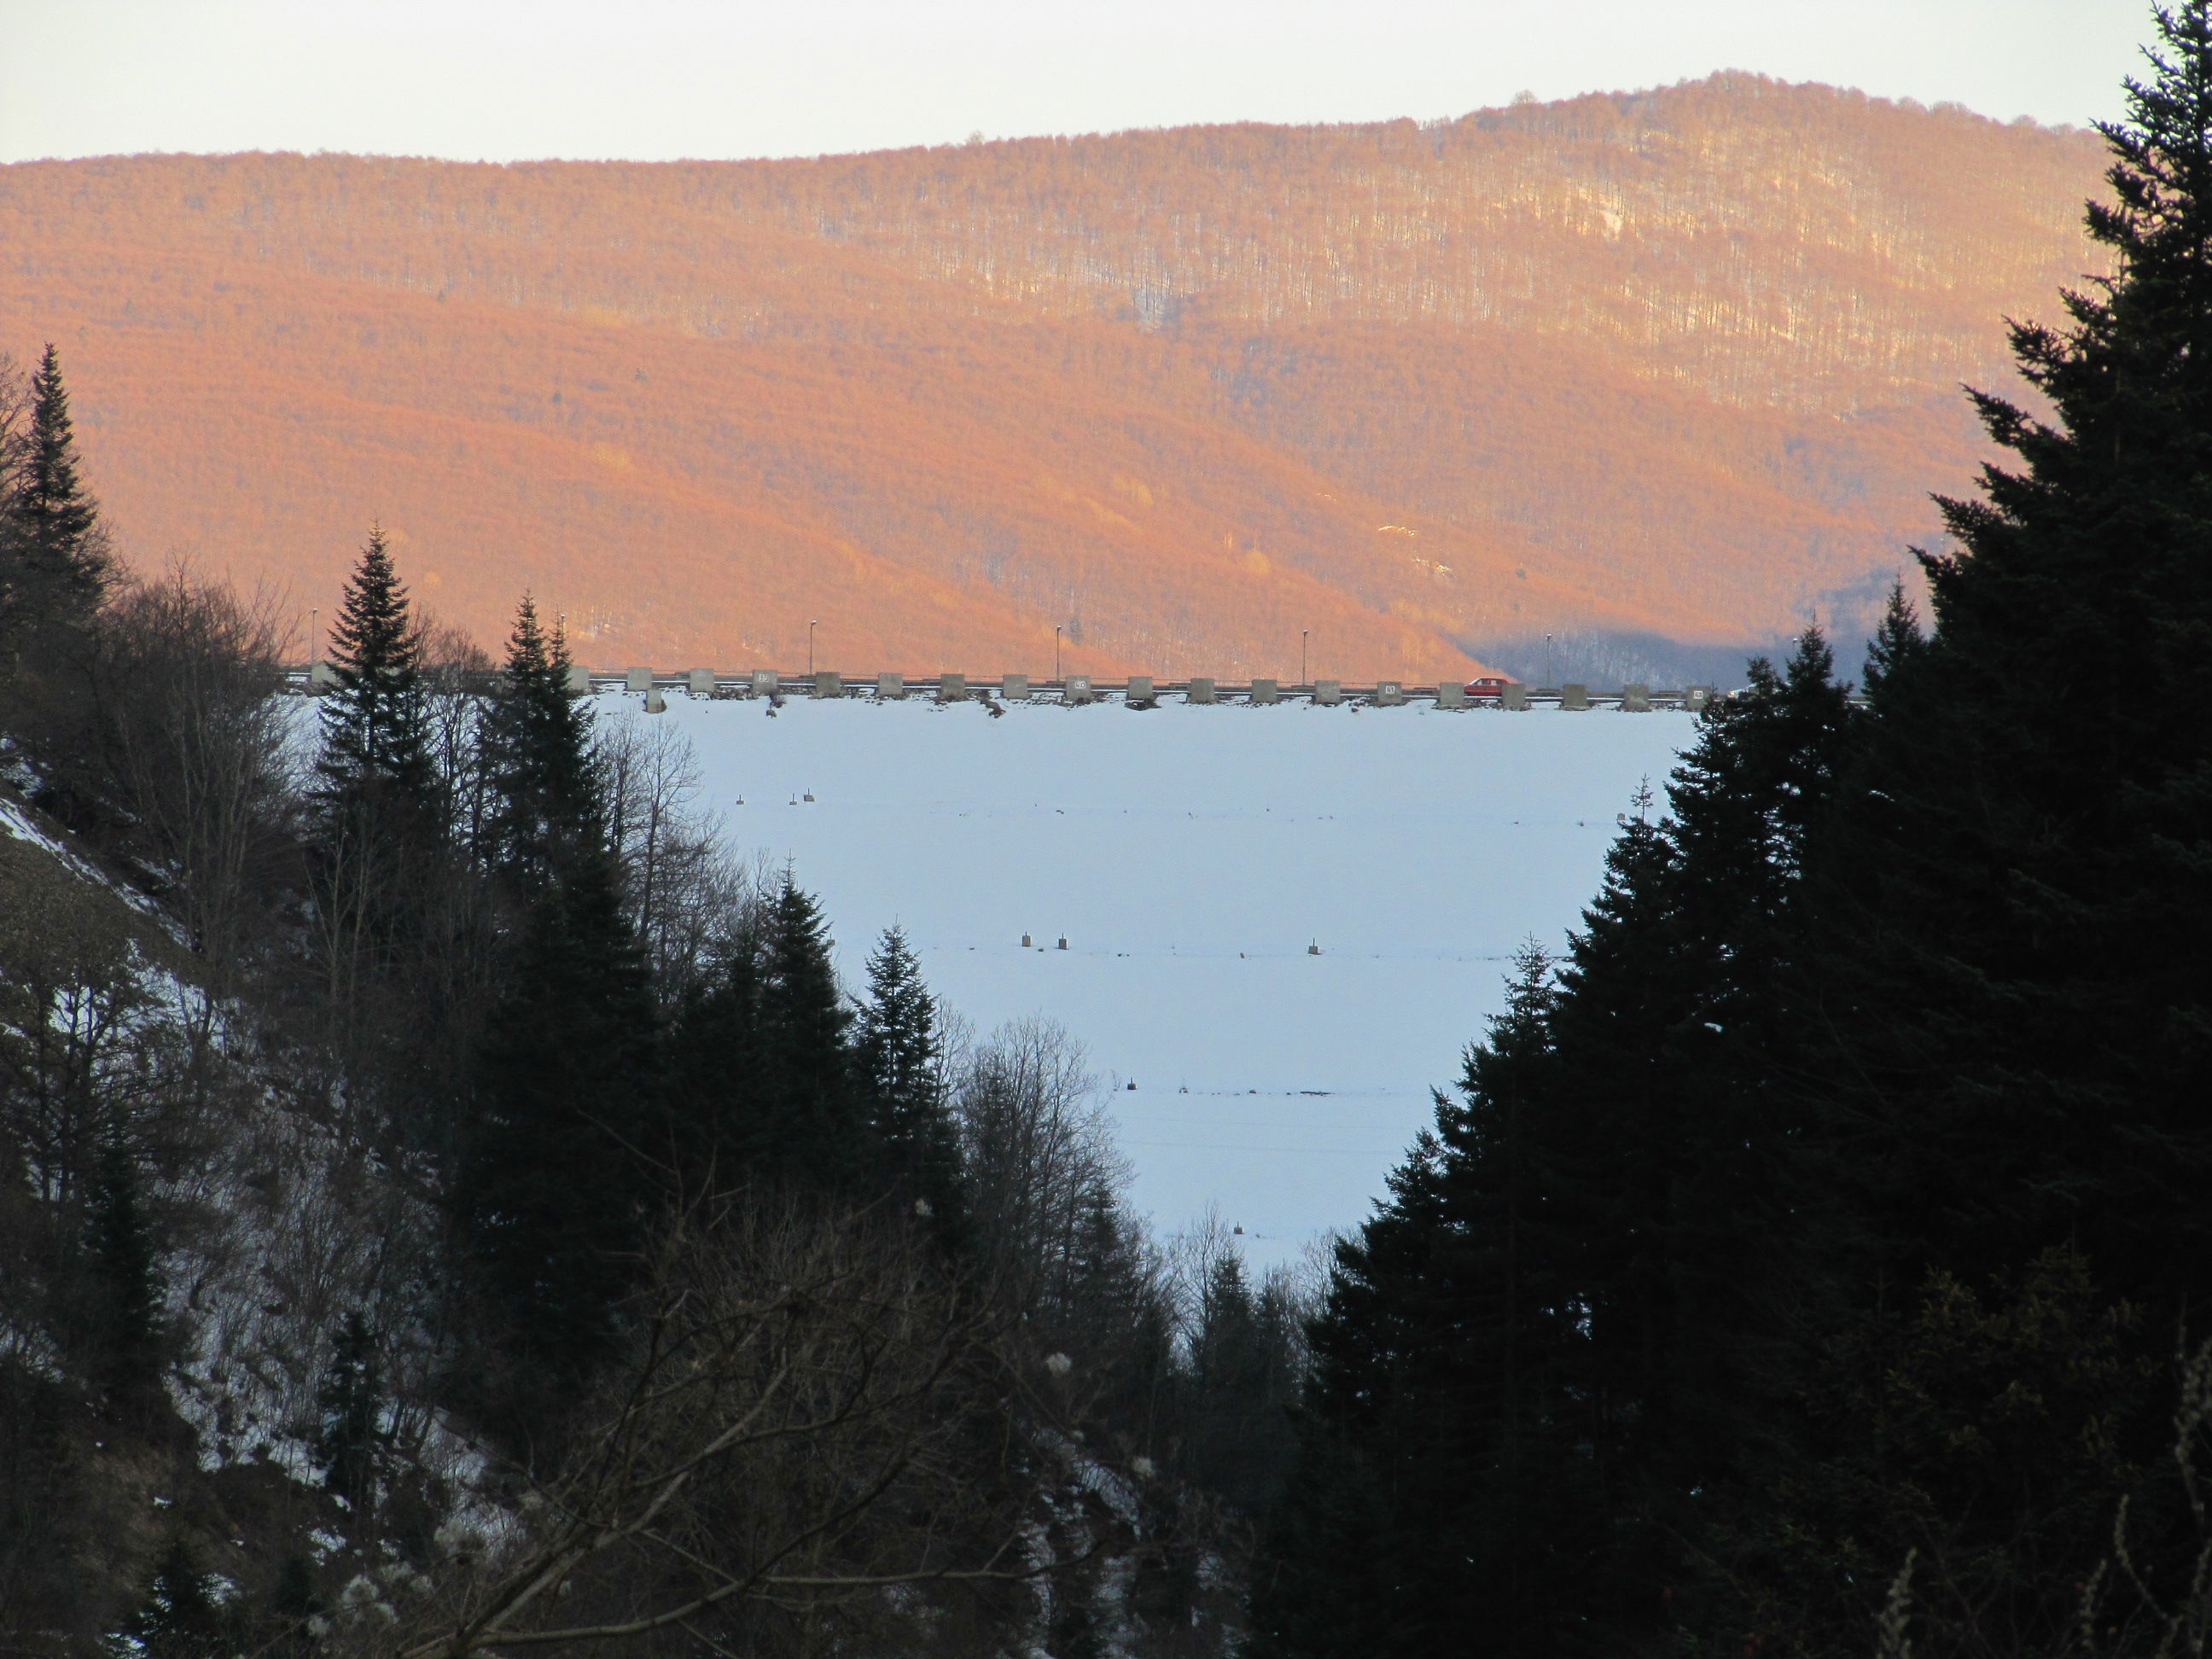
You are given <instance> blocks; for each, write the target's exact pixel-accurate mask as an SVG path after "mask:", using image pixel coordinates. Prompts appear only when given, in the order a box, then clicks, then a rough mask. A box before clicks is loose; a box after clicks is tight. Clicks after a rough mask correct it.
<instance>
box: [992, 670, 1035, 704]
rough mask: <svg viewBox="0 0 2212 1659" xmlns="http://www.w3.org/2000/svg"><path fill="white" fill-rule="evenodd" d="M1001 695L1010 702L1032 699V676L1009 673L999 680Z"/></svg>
mask: <svg viewBox="0 0 2212 1659" xmlns="http://www.w3.org/2000/svg"><path fill="white" fill-rule="evenodd" d="M999 695H1000V696H1001V697H1003V698H1005V699H1006V701H1007V702H1028V701H1029V700H1030V677H1029V676H1028V675H1026V674H1008V675H1006V676H1005V677H1004V678H1001V679H1000V682H999Z"/></svg>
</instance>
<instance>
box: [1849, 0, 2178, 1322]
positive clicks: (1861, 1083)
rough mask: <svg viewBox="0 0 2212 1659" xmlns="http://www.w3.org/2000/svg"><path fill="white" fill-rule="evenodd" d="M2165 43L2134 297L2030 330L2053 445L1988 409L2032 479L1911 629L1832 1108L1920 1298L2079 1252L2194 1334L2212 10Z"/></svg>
mask: <svg viewBox="0 0 2212 1659" xmlns="http://www.w3.org/2000/svg"><path fill="white" fill-rule="evenodd" d="M2159 35H2160V45H2159V46H2158V48H2157V49H2156V50H2155V52H2154V54H2153V60H2152V61H2153V65H2154V69H2153V73H2152V74H2151V75H2150V76H2149V77H2148V79H2147V80H2146V81H2143V82H2130V87H2129V95H2128V102H2129V119H2128V120H2127V121H2126V122H2125V123H2124V124H2121V125H2111V126H2107V127H2106V129H2105V130H2104V131H2105V133H2106V138H2107V140H2108V142H2109V143H2110V144H2111V147H2112V152H2113V156H2114V161H2113V166H2112V169H2111V171H2110V173H2109V174H2108V175H2107V177H2108V179H2109V181H2110V184H2111V187H2112V201H2111V202H2110V203H2109V204H2103V203H2100V204H2093V205H2092V206H2091V208H2090V210H2089V214H2088V228H2089V233H2090V234H2091V236H2092V237H2093V238H2094V239H2095V240H2096V241H2097V242H2099V243H2100V245H2102V246H2103V247H2104V248H2106V250H2107V251H2108V252H2110V254H2111V255H2112V259H2113V262H2114V270H2113V274H2112V276H2111V277H2110V278H2109V279H2107V280H2105V281H2102V282H2099V283H2093V284H2092V285H2091V286H2090V287H2089V288H2087V289H2085V290H2084V291H2082V292H2080V293H2075V294H2069V295H2067V296H2066V298H2065V310H2066V322H2065V323H2064V325H2062V326H2059V327H2056V328H2053V327H2045V326H2039V325H2017V326H2015V328H2014V329H2013V330H2012V344H2013V349H2014V352H2015V356H2016V358H2017V360H2018V362H2019V364H2020V368H2021V373H2022V374H2023V375H2024V377H2025V378H2026V379H2027V381H2028V382H2029V384H2030V385H2031V386H2033V388H2034V389H2035V391H2036V392H2038V393H2039V395H2040V397H2041V398H2042V399H2043V400H2045V406H2047V408H2048V409H2049V410H2050V411H2051V414H2050V416H2049V417H2048V418H2047V419H2046V418H2039V417H2038V416H2034V415H2032V414H2030V413H2029V412H2027V410H2024V409H2023V408H2021V407H2020V406H2019V405H2017V404H2014V403H2012V402H2010V401H2008V400H2007V399H2005V398H2000V397H1996V396H1994V395H1990V394H1986V393H1978V394H1976V396H1975V403H1976V404H1977V406H1978V409H1979V410H1980V412H1981V414H1982V416H1983V418H1984V422H1986V424H1987V426H1988V428H1989V430H1990V435H1991V436H1992V437H1993V438H1994V439H1995V440H1996V442H1997V443H1998V444H1999V445H2001V446H2002V447H2003V448H2004V449H2006V450H2008V451H2009V452H2010V453H2011V454H2012V456H2013V457H2014V458H2015V464H2014V465H2009V466H1999V465H1992V466H1990V467H1989V468H1987V469H1986V470H1985V471H1984V477H1983V480H1982V485H1983V487H1982V491H1981V494H1980V495H1979V497H1978V499H1972V500H1960V501H1946V502H1945V503H1944V512H1945V515H1946V517H1947V519H1948V523H1949V526H1950V528H1951V530H1952V532H1953V534H1954V536H1955V538H1957V541H1958V544H1959V546H1958V549H1957V550H1955V551H1952V552H1948V553H1943V554H1939V555H1933V556H1925V557H1923V561H1922V562H1923V568H1925V570H1926V572H1927V576H1928V582H1929V594H1930V599H1931V601H1932V604H1933V607H1934V623H1935V626H1934V630H1933V633H1932V635H1931V636H1930V637H1929V639H1928V640H1927V641H1924V642H1921V641H1917V640H1916V639H1913V638H1911V636H1910V634H1909V630H1905V629H1891V630H1889V634H1888V643H1887V646H1886V647H1885V655H1884V659H1883V660H1882V661H1881V663H1880V665H1879V673H1878V676H1877V678H1876V681H1875V685H1874V687H1873V693H1874V696H1873V701H1874V715H1875V718H1874V720H1873V722H1872V742H1871V746H1870V750H1869V757H1868V761H1867V764H1866V766H1865V768H1864V769H1863V774H1862V775H1860V776H1859V777H1857V779H1856V780H1855V784H1856V786H1857V787H1854V789H1853V790H1852V791H1851V801H1852V804H1853V808H1854V810H1853V811H1852V813H1851V815H1850V819H1849V821H1848V823H1847V824H1846V826H1845V833H1844V835H1842V836H1840V837H1839V839H1838V844H1837V845H1836V847H1835V848H1834V849H1833V851H1832V855H1830V856H1829V857H1828V859H1827V860H1826V863H1827V869H1828V877H1827V884H1828V887H1829V889H1830V891H1829V894H1828V903H1829V907H1830V911H1831V914H1832V921H1833V924H1834V927H1833V933H1834V939H1833V943H1832V951H1831V955H1830V958H1829V962H1828V964H1827V969H1826V985H1825V990H1824V998H1825V1000H1824V1008H1823V1011H1822V1015H1821V1018H1820V1022H1819V1026H1820V1029H1821V1030H1827V1031H1831V1032H1832V1033H1833V1034H1834V1042H1833V1043H1832V1047H1831V1048H1830V1051H1829V1052H1828V1054H1826V1056H1825V1058H1824V1060H1823V1063H1822V1064H1821V1065H1820V1066H1819V1067H1818V1068H1817V1074H1818V1075H1819V1076H1820V1077H1823V1078H1825V1079H1828V1082H1827V1084H1826V1086H1825V1087H1822V1088H1820V1089H1818V1090H1815V1091H1814V1093H1815V1095H1816V1097H1818V1098H1820V1100H1822V1102H1823V1103H1825V1104H1826V1107H1827V1108H1828V1109H1830V1110H1831V1111H1832V1124H1833V1128H1834V1133H1835V1134H1836V1135H1837V1136H1838V1138H1839V1145H1840V1146H1843V1147H1844V1148H1846V1149H1847V1151H1848V1156H1845V1157H1843V1158H1839V1161H1838V1169H1839V1170H1846V1171H1851V1172H1857V1173H1860V1174H1863V1176H1864V1177H1865V1179H1864V1182H1863V1186H1862V1194H1863V1198H1864V1200H1865V1201H1866V1203H1867V1204H1868V1205H1869V1214H1868V1224H1867V1226H1866V1228H1865V1230H1864V1231H1865V1234H1866V1236H1867V1237H1869V1239H1870V1240H1878V1241H1880V1245H1879V1250H1878V1254H1879V1255H1880V1256H1881V1262H1880V1265H1881V1267H1886V1268H1887V1270H1888V1271H1889V1272H1890V1273H1892V1274H1893V1275H1895V1274H1902V1276H1903V1277H1904V1278H1905V1280H1906V1281H1907V1282H1910V1281H1911V1279H1913V1278H1914V1277H1916V1276H1917V1274H1918V1273H1921V1272H1922V1271H1924V1270H1925V1269H1927V1268H1929V1267H1943V1268H1945V1269H1947V1270H1948V1271H1950V1272H1953V1273H1957V1274H1959V1275H1960V1276H1961V1277H1962V1278H1963V1279H1965V1280H1966V1282H1967V1283H1969V1284H1976V1285H1978V1284H1981V1283H1983V1282H1984V1281H1985V1280H1986V1279H1987V1278H1988V1276H1989V1275H1990V1274H1991V1273H1995V1272H1997V1271H2000V1270H2014V1269H2017V1268H2019V1267H2022V1266H2023V1265H2025V1264H2026V1263H2027V1262H2028V1261H2030V1260H2032V1259H2033V1258H2034V1257H2035V1256H2036V1255H2038V1254H2039V1252H2041V1251H2042V1250H2043V1249H2046V1248H2048V1247H2051V1246H2052V1245H2056V1244H2059V1243H2066V1242H2069V1241H2071V1242H2073V1243H2077V1244H2079V1245H2080V1246H2081V1248H2082V1249H2084V1250H2085V1251H2086V1253H2087V1255H2088V1257H2089V1260H2090V1262H2091V1265H2092V1268H2093V1272H2094V1273H2096V1275H2097V1276H2098V1278H2099V1279H2100V1281H2101V1282H2102V1283H2103V1284H2104V1285H2106V1286H2107V1287H2108V1289H2109V1291H2111V1292H2112V1294H2114V1295H2116V1296H2124V1297H2129V1298H2130V1299H2135V1300H2136V1301H2138V1302H2139V1303H2140V1304H2141V1305H2143V1306H2146V1307H2155V1308H2159V1309H2162V1310H2174V1311H2180V1310H2197V1309H2201V1307H2202V1306H2203V1304H2204V1302H2205V1300H2206V1299H2207V1298H2208V1297H2212V1275H2208V1273H2206V1272H2205V1271H2204V1269H2203V1263H2205V1262H2207V1261H2212V1215H2208V1213H2207V1212H2206V1210H2205V1207H2204V1206H2203V1202H2202V1194H2203V1190H2204V1186H2205V1183H2206V1182H2207V1179H2208V1178H2212V727H2208V726H2207V724H2206V722H2205V720H2204V719H2203V714H2202V711H2203V709H2204V708H2206V707H2207V706H2208V701H2212V559H2208V558H2207V557H2206V555H2205V548H2206V546H2207V545H2208V543H2212V9H2208V6H2207V4H2206V3H2205V0H2190V3H2186V4H2184V5H2181V6H2179V7H2176V8H2174V9H2171V10H2168V11H2162V12H2160V14H2159ZM2197 1322H2198V1323H2201V1322H2202V1320H2201V1317H2200V1318H2198V1319H2197Z"/></svg>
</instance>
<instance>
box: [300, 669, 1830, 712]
mask: <svg viewBox="0 0 2212 1659" xmlns="http://www.w3.org/2000/svg"><path fill="white" fill-rule="evenodd" d="M284 673H285V680H286V685H287V689H289V690H293V691H296V692H301V693H308V694H313V693H314V692H318V691H320V690H324V689H325V687H326V686H327V685H328V684H330V680H329V678H328V676H329V670H328V668H327V667H325V666H324V665H319V664H318V665H293V666H290V667H288V668H287V669H286V670H285V671H284ZM495 678H496V676H495V674H487V673H472V674H469V675H466V676H465V677H464V684H469V685H470V686H471V689H475V690H488V689H489V686H490V684H492V682H493V681H494V680H495ZM571 684H572V685H573V686H574V689H575V690H579V691H581V690H591V691H594V692H598V691H624V690H627V691H633V692H638V693H641V694H645V695H647V696H648V697H651V696H653V694H655V693H658V694H659V695H660V696H662V697H664V698H665V696H666V694H667V693H669V692H671V691H677V692H682V693H684V694H685V695H686V696H695V697H711V698H716V699H730V698H750V697H775V698H777V699H779V700H785V699H793V698H805V699H826V698H833V697H834V698H841V699H848V700H857V701H864V702H897V701H902V700H903V701H909V702H968V701H978V702H983V701H998V702H1058V703H1092V702H1097V703H1104V702H1121V703H1123V704H1125V705H1126V704H1130V703H1135V704H1138V705H1139V706H1145V707H1149V706H1152V705H1154V704H1157V703H1158V702H1161V701H1162V700H1164V699H1165V698H1170V697H1174V698H1177V699H1180V700H1182V701H1183V702H1191V703H1198V704H1216V705H1220V704H1235V703H1242V704H1248V705H1249V704H1252V703H1261V704H1266V703H1281V702H1306V703H1312V704H1317V705H1320V706H1322V707H1330V706H1345V707H1358V708H1394V707H1399V706H1402V705H1407V704H1412V703H1416V702H1423V703H1431V704H1442V705H1443V706H1444V707H1449V708H1461V707H1464V708H1498V707H1500V706H1501V705H1502V706H1504V707H1506V708H1515V707H1528V708H1533V707H1536V706H1538V705H1541V704H1548V705H1551V706H1553V707H1555V708H1570V709H1573V708H1622V707H1624V706H1626V707H1627V708H1631V709H1636V708H1654V709H1657V708H1689V709H1693V710H1694V709H1698V708H1704V707H1705V705H1706V704H1707V703H1708V702H1717V701H1719V700H1721V699H1723V698H1726V697H1729V696H1734V695H1735V693H1734V692H1733V691H1729V690H1720V689H1717V688H1715V687H1712V686H1688V687H1683V688H1668V687H1659V688H1651V687H1647V686H1642V685H1626V686H1622V687H1620V688H1618V689H1616V690H1590V689H1589V688H1588V687H1585V686H1580V685H1576V684H1565V685H1559V686H1526V685H1524V686H1510V687H1508V688H1507V692H1506V694H1505V695H1504V696H1503V697H1500V696H1468V694H1467V692H1466V690H1465V688H1464V686H1463V685H1462V684H1457V683H1451V682H1447V683H1445V684H1442V685H1430V684H1416V683H1413V682H1411V681H1405V680H1377V681H1376V682H1374V683H1372V684H1357V683H1349V682H1345V681H1338V680H1313V681H1308V682H1303V683H1293V684H1285V683H1284V682H1281V681H1277V680H1268V679H1255V680H1241V681H1238V680H1211V679H1205V678H1194V679H1186V680H1168V679H1159V678H1154V677H1152V676H1150V675H1133V676H1130V677H1129V678H1126V679H1120V680H1108V679H1099V678H1095V677H1091V676H1085V675H1068V676H1066V677H1065V678H1060V679H1031V678H1029V677H1028V676H1026V675H1003V676H1000V678H995V679H993V678H977V677H975V676H970V675H966V674H953V673H949V672H948V673H945V674H935V675H929V674H924V675H914V676H908V675H902V674H871V675H866V676H860V675H848V674H845V673H843V672H842V671H833V670H829V669H823V670H821V671H817V672H816V673H814V674H811V675H809V674H785V673H782V672H781V671H772V670H766V669H762V670H755V671H750V672H745V673H734V674H725V673H720V672H717V671H713V670H709V669H687V670H684V671H678V672H673V673H671V672H667V671H662V670H659V669H649V668H631V669H599V668H592V669H586V668H578V669H576V670H575V671H574V677H573V678H572V680H571ZM1851 700H1852V701H1853V702H1865V698H1864V696H1863V695H1860V694H1856V693H1855V694H1854V695H1853V696H1852V699H1851Z"/></svg>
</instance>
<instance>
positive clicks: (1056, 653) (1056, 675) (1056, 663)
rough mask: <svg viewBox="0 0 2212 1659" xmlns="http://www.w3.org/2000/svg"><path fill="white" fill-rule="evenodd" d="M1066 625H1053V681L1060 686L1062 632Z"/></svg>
mask: <svg viewBox="0 0 2212 1659" xmlns="http://www.w3.org/2000/svg"><path fill="white" fill-rule="evenodd" d="M1065 625H1066V624H1064V623H1054V624H1053V625H1052V681H1053V684H1054V685H1057V684H1060V629H1061V628H1062V627H1064V626H1065Z"/></svg>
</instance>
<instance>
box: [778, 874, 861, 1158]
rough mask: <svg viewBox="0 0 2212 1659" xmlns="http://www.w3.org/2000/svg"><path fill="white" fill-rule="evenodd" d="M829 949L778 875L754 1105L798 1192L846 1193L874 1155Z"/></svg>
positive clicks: (821, 928)
mask: <svg viewBox="0 0 2212 1659" xmlns="http://www.w3.org/2000/svg"><path fill="white" fill-rule="evenodd" d="M829 948H830V946H829V927H828V925H827V924H826V923H825V922H824V921H823V918H822V911H821V908H820V907H819V906H818V905H817V904H816V902H814V899H813V896H811V894H809V893H807V892H806V891H805V890H804V889H803V888H801V887H800V886H799V884H798V882H797V881H795V880H794V879H793V878H792V877H791V875H790V874H789V873H788V872H787V873H786V874H785V876H784V878H783V882H782V884H781V886H779V887H778V888H777V889H776V891H775V897H774V898H773V899H771V900H770V901H769V907H768V914H767V917H766V919H765V924H764V927H763V935H762V949H761V982H760V1027H759V1030H760V1057H761V1058H760V1085H759V1086H760V1091H761V1098H760V1102H759V1104H760V1108H761V1109H762V1117H763V1128H764V1129H765V1131H766V1133H767V1138H768V1141H769V1148H768V1151H769V1157H770V1158H772V1159H774V1160H775V1161H776V1162H778V1163H780V1164H782V1165H783V1167H784V1168H785V1169H786V1170H787V1171H788V1172H789V1173H790V1174H791V1176H793V1177H794V1178H795V1179H797V1180H798V1181H799V1182H801V1183H802V1184H805V1185H808V1186H812V1187H816V1188H821V1189H823V1190H829V1191H840V1192H846V1193H851V1192H853V1191H854V1190H855V1188H857V1187H859V1186H860V1184H861V1183H862V1182H864V1181H865V1180H866V1175H867V1172H868V1170H870V1168H871V1167H872V1165H873V1164H875V1163H876V1149H875V1147H874V1146H872V1145H871V1144H870V1142H869V1140H868V1138H867V1130H866V1121H865V1119H864V1117H863V1115H862V1111H861V1103H860V1090H859V1088H858V1086H857V1084H856V1079H854V1066H853V1053H852V1048H851V1030H852V1024H853V1015H852V1011H851V1009H850V1008H849V1007H848V1006H847V1005H846V1001H845V996H844V993H843V992H842V990H841V989H840V988H839V987H838V984H837V971H836V968H835V967H834V966H833V965H832V964H831V962H830V958H829ZM871 1196H872V1194H871Z"/></svg>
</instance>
